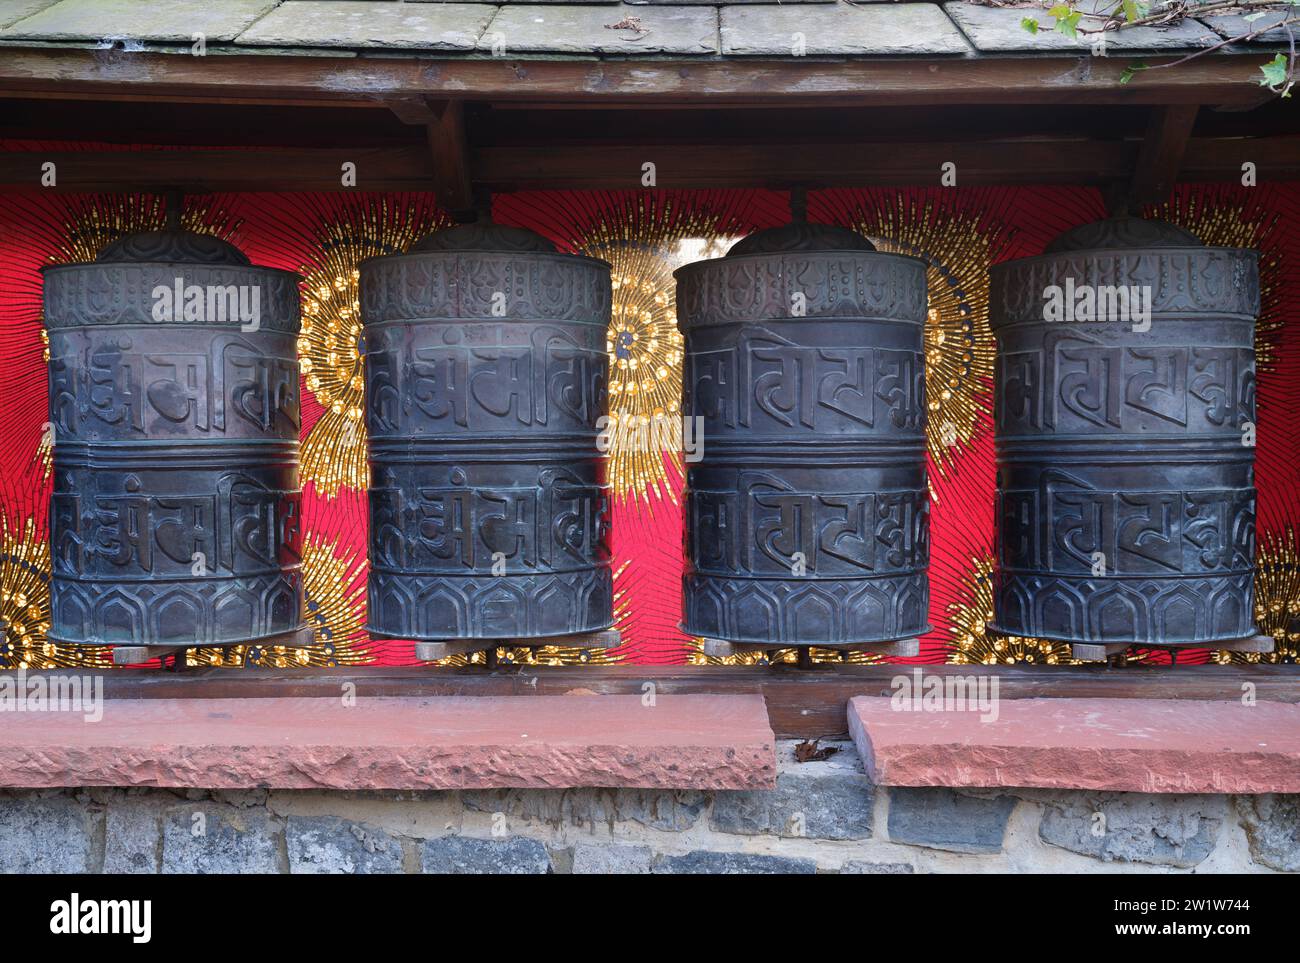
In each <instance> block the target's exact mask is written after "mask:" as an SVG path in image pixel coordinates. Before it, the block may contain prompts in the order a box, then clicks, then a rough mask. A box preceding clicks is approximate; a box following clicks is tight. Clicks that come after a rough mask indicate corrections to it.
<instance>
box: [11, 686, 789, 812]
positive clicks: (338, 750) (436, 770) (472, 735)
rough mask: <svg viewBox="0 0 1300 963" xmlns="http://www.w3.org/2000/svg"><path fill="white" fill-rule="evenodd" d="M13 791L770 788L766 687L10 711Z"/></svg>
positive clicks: (142, 703)
mask: <svg viewBox="0 0 1300 963" xmlns="http://www.w3.org/2000/svg"><path fill="white" fill-rule="evenodd" d="M0 721H2V722H3V724H4V729H5V739H4V741H3V743H2V744H0V785H3V786H6V787H11V788H31V789H41V788H53V787H63V786H162V787H185V788H202V789H243V788H253V787H260V788H271V789H497V788H522V789H565V788H572V787H584V786H590V787H609V788H620V787H628V788H645V789H771V788H774V787H775V785H776V747H775V739H774V736H773V734H772V727H771V725H770V724H769V722H768V718H767V709H766V706H765V704H764V701H763V697H762V696H758V695H679V696H671V695H669V696H664V695H661V696H659V697H658V698H657V699H656V701H655V705H653V706H645V705H643V704H642V701H641V697H640V696H634V695H629V696H616V695H615V696H515V697H510V696H502V697H435V698H423V699H420V698H405V699H403V698H366V697H364V696H362V697H359V698H357V699H356V700H355V703H354V704H353V705H350V706H349V705H345V704H344V700H343V699H342V698H340V699H338V700H334V699H321V698H265V699H199V700H181V699H148V700H109V701H107V702H106V703H105V704H104V712H103V718H102V719H101V720H100V721H98V722H88V721H86V720H85V719H84V718H83V717H82V716H81V715H80V714H74V713H58V712H15V713H5V718H4V719H3V720H0Z"/></svg>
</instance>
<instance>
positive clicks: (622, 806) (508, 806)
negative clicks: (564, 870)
mask: <svg viewBox="0 0 1300 963" xmlns="http://www.w3.org/2000/svg"><path fill="white" fill-rule="evenodd" d="M461 800H462V801H463V802H464V804H465V806H466V807H467V808H469V809H473V810H476V811H478V812H483V813H498V812H499V813H505V814H506V815H507V816H508V817H510V818H512V819H522V820H528V821H536V822H544V823H549V824H551V825H553V826H561V825H566V824H567V825H572V826H579V827H581V826H591V825H594V824H597V823H599V824H602V825H608V824H610V823H618V822H634V823H638V824H639V825H642V826H648V827H649V828H651V829H659V830H663V831H664V832H681V831H682V830H684V829H690V828H691V827H692V826H694V825H695V824H696V822H698V821H699V818H700V815H701V814H702V813H703V812H704V809H705V807H706V806H708V803H709V798H708V796H707V795H705V794H704V793H702V792H697V791H695V790H692V789H683V790H662V789H613V790H600V789H574V790H567V791H563V792H536V791H526V790H518V789H485V790H473V791H468V792H463V793H462V794H461Z"/></svg>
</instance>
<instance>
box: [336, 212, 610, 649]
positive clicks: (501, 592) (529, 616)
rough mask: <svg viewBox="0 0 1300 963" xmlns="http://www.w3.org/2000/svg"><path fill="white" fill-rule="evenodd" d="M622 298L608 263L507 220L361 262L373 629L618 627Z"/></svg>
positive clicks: (575, 630)
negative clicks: (616, 387)
mask: <svg viewBox="0 0 1300 963" xmlns="http://www.w3.org/2000/svg"><path fill="white" fill-rule="evenodd" d="M610 302H611V295H610V277H609V265H607V264H605V262H603V261H597V260H593V259H591V258H584V257H574V256H571V255H565V254H558V253H556V251H555V248H554V246H553V245H552V244H550V242H548V241H546V240H545V239H544V238H542V237H540V236H539V235H537V234H534V233H533V232H531V231H525V230H521V229H517V228H506V227H501V226H498V225H491V224H474V225H469V226H466V227H459V228H453V229H451V230H447V231H442V232H439V233H436V234H433V235H430V236H429V237H428V238H425V239H424V240H423V241H421V242H419V243H417V244H416V245H415V246H414V247H413V248H412V249H411V251H410V252H409V253H407V254H403V255H396V256H391V257H383V258H376V259H374V260H371V261H367V262H366V263H364V264H363V265H362V267H361V304H362V318H363V322H364V325H365V335H364V338H365V366H366V367H365V371H366V419H367V421H366V423H367V427H368V429H369V437H370V463H371V478H372V482H371V490H370V576H369V579H370V581H369V596H370V608H369V611H370V617H369V625H368V628H369V630H370V631H371V632H373V633H375V634H378V635H383V636H387V637H391V638H399V639H414V640H417V641H422V642H423V641H427V642H448V643H469V642H472V641H473V640H482V641H483V642H485V643H486V642H493V641H496V640H501V641H519V642H521V643H522V642H526V641H527V640H528V639H534V638H536V639H541V638H546V639H552V638H554V637H557V636H581V635H583V634H586V633H593V632H599V631H600V630H603V629H607V628H609V627H610V626H611V625H612V623H613V578H612V573H611V570H610V554H609V547H608V531H609V494H608V488H607V486H606V485H605V482H604V476H603V462H602V460H601V457H600V455H599V452H598V451H597V448H596V434H597V419H598V418H599V417H600V416H601V415H603V414H604V413H605V409H606V391H607V378H608V360H607V357H606V354H605V330H606V327H607V325H608V323H609V316H610ZM478 647H479V648H482V647H483V646H481V645H480V646H478ZM417 651H419V650H418V649H417Z"/></svg>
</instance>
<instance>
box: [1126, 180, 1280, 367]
mask: <svg viewBox="0 0 1300 963" xmlns="http://www.w3.org/2000/svg"><path fill="white" fill-rule="evenodd" d="M1149 216H1150V217H1154V218H1159V219H1161V220H1165V221H1168V222H1169V223H1171V224H1175V225H1177V226H1178V227H1181V228H1183V229H1185V230H1188V231H1191V232H1192V233H1193V234H1195V235H1196V236H1197V238H1199V239H1200V241H1201V243H1202V244H1205V245H1206V246H1207V247H1243V248H1250V249H1253V250H1256V251H1259V302H1260V310H1259V319H1258V320H1257V321H1256V322H1255V364H1256V367H1257V368H1258V369H1259V370H1261V371H1272V370H1274V369H1275V368H1276V366H1277V338H1278V335H1279V334H1280V333H1281V329H1282V322H1283V318H1282V299H1281V297H1280V296H1279V295H1280V292H1281V290H1282V288H1281V270H1282V252H1281V249H1280V246H1279V245H1278V243H1277V241H1276V233H1277V227H1278V223H1279V220H1280V217H1281V215H1279V214H1275V213H1271V212H1269V211H1267V210H1265V209H1264V208H1263V207H1262V206H1260V205H1258V204H1247V203H1246V202H1245V201H1242V200H1240V199H1237V198H1235V197H1233V196H1231V195H1230V194H1226V193H1223V192H1221V191H1215V192H1213V193H1202V192H1200V191H1188V192H1183V193H1178V194H1175V195H1174V196H1173V197H1172V198H1171V199H1170V200H1169V201H1167V202H1165V203H1164V204H1160V205H1157V206H1155V207H1152V208H1151V209H1150V211H1149Z"/></svg>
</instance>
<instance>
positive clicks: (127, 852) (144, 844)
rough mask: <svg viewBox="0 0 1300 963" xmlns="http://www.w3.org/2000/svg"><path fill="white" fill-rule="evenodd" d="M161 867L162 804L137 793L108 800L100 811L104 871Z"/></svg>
mask: <svg viewBox="0 0 1300 963" xmlns="http://www.w3.org/2000/svg"><path fill="white" fill-rule="evenodd" d="M161 868H162V807H161V806H160V805H159V804H158V803H156V802H154V801H152V800H150V799H146V798H143V797H141V796H138V795H127V796H125V797H123V798H122V799H119V800H114V801H113V802H111V803H110V804H109V807H108V810H107V811H106V813H105V815H104V872H105V873H128V874H131V873H156V872H158V871H159V870H160V869H161Z"/></svg>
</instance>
